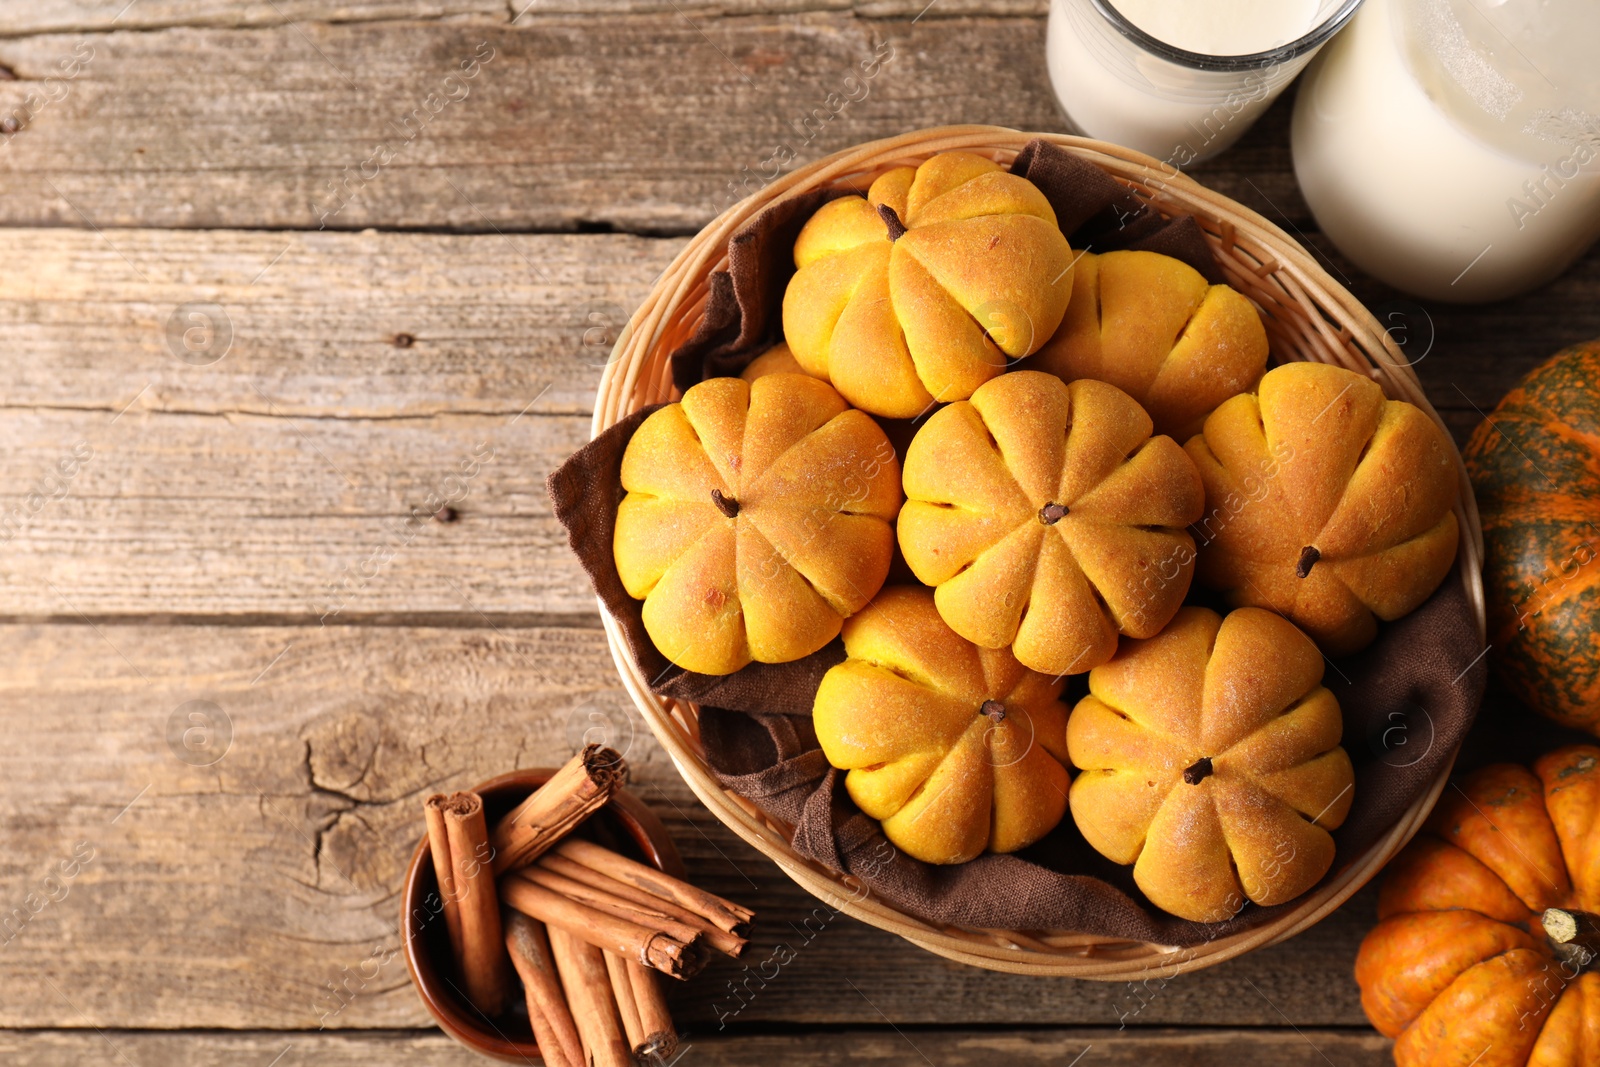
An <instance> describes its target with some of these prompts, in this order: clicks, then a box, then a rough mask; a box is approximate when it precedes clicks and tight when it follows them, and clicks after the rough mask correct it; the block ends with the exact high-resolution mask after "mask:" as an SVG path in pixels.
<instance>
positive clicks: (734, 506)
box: [711, 489, 739, 519]
mask: <svg viewBox="0 0 1600 1067" xmlns="http://www.w3.org/2000/svg"><path fill="white" fill-rule="evenodd" d="M711 502H712V503H713V504H715V505H716V506H717V510H718V511H720V512H722V513H723V514H724V515H726V516H728V518H730V519H731V518H733V517H734V516H735V515H738V514H739V502H738V501H737V500H735V499H733V498H732V497H729V496H723V495H722V490H721V489H713V490H711Z"/></svg>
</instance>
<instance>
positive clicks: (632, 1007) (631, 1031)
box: [604, 952, 644, 1049]
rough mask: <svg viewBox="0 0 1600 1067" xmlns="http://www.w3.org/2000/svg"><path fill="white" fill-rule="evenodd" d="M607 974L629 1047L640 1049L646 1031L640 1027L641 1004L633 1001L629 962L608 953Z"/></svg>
mask: <svg viewBox="0 0 1600 1067" xmlns="http://www.w3.org/2000/svg"><path fill="white" fill-rule="evenodd" d="M604 955H605V958H606V974H607V975H608V976H610V978H611V995H612V997H613V998H614V999H615V1000H616V1002H617V1014H618V1015H620V1016H621V1017H622V1033H623V1035H624V1036H626V1037H627V1039H628V1047H629V1048H631V1049H633V1048H638V1047H639V1044H640V1042H642V1041H643V1040H644V1030H643V1028H642V1027H641V1026H640V1025H639V1004H638V1002H637V1001H635V1000H634V999H633V979H631V978H629V977H628V961H627V960H625V959H623V958H622V957H621V956H618V955H615V954H613V953H610V952H607V953H605V954H604Z"/></svg>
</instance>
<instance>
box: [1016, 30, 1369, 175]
mask: <svg viewBox="0 0 1600 1067" xmlns="http://www.w3.org/2000/svg"><path fill="white" fill-rule="evenodd" d="M1361 2H1362V0H1052V3H1051V5H1050V24H1049V30H1048V33H1047V41H1046V45H1045V54H1046V57H1047V58H1048V61H1049V66H1050V81H1051V83H1052V84H1053V85H1054V87H1055V91H1056V97H1057V98H1058V99H1059V100H1060V102H1061V107H1062V109H1063V110H1064V111H1065V112H1066V115H1067V119H1068V121H1069V122H1070V123H1071V124H1072V125H1073V126H1074V127H1075V128H1077V129H1078V130H1079V131H1081V132H1083V133H1085V134H1087V135H1088V136H1090V137H1097V138H1099V139H1101V140H1105V141H1114V142H1116V143H1117V144H1122V145H1126V146H1128V147H1129V148H1134V149H1137V150H1139V151H1140V152H1143V153H1145V154H1146V155H1150V156H1154V157H1155V158H1156V159H1158V160H1161V161H1163V162H1165V163H1167V164H1169V165H1171V166H1174V167H1183V166H1187V165H1188V164H1190V163H1193V162H1196V161H1198V160H1202V159H1207V158H1209V157H1211V156H1214V155H1216V154H1217V153H1218V152H1220V151H1222V150H1223V149H1224V148H1227V147H1228V146H1229V145H1231V144H1233V142H1235V141H1237V140H1238V139H1239V137H1240V136H1241V135H1242V134H1243V133H1244V132H1245V130H1247V129H1249V128H1250V125H1251V123H1253V122H1255V120H1256V117H1257V116H1259V115H1260V114H1261V112H1263V111H1265V110H1266V108H1267V105H1268V104H1270V103H1272V101H1273V100H1274V99H1275V98H1276V97H1277V95H1278V93H1279V92H1280V91H1282V89H1283V87H1284V86H1285V85H1287V84H1288V83H1289V81H1290V79H1292V78H1293V77H1294V76H1295V75H1296V74H1298V73H1299V72H1300V70H1301V68H1303V67H1304V66H1305V65H1306V64H1307V63H1308V62H1310V60H1311V57H1312V56H1313V55H1315V54H1316V51H1317V49H1318V48H1320V47H1321V46H1322V45H1323V43H1324V42H1326V41H1327V40H1328V39H1329V38H1330V37H1332V36H1333V35H1334V34H1335V33H1337V32H1338V31H1339V29H1340V28H1341V27H1343V26H1344V24H1345V23H1346V22H1347V21H1349V19H1350V16H1351V15H1353V14H1354V13H1355V10H1356V8H1357V7H1358V6H1359V5H1360V4H1361Z"/></svg>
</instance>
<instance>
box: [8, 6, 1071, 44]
mask: <svg viewBox="0 0 1600 1067" xmlns="http://www.w3.org/2000/svg"><path fill="white" fill-rule="evenodd" d="M1048 10H1049V3H1048V0H934V2H933V3H931V4H930V3H929V2H928V0H681V2H679V0H136V2H135V3H128V0H40V2H39V3H33V4H26V5H23V4H14V5H8V6H7V7H5V8H0V36H7V37H11V36H23V35H26V34H33V33H47V32H53V33H60V32H70V31H95V30H111V29H135V28H137V29H159V28H164V27H171V26H227V27H249V26H275V25H280V24H283V23H289V22H309V21H321V22H368V21H378V20H382V19H424V18H439V17H443V16H461V15H477V16H480V17H482V18H484V19H488V20H497V21H514V22H519V23H520V22H524V21H529V22H531V21H533V20H536V19H540V18H546V17H548V16H551V15H599V16H602V17H604V16H616V15H627V14H639V13H656V14H659V13H670V14H676V13H678V12H682V13H683V14H685V15H692V16H693V17H695V18H697V19H709V18H722V17H727V16H737V15H761V14H768V15H770V14H775V13H779V12H803V11H841V12H852V13H855V14H858V15H864V16H872V17H877V18H883V17H891V16H898V17H908V18H915V17H916V16H918V15H922V16H923V17H925V18H930V19H940V18H949V17H950V16H953V15H1030V16H1042V15H1044V14H1045V13H1046V12H1047V11H1048Z"/></svg>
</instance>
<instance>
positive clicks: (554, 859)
mask: <svg viewBox="0 0 1600 1067" xmlns="http://www.w3.org/2000/svg"><path fill="white" fill-rule="evenodd" d="M539 868H544V869H545V870H548V871H553V872H555V873H556V874H559V875H561V876H563V877H565V878H570V879H571V880H572V881H574V882H581V883H583V884H584V885H586V886H589V887H590V888H592V889H596V890H598V891H600V892H602V893H606V894H609V895H610V896H613V897H619V898H621V899H622V900H626V901H628V902H630V903H633V904H637V905H639V906H640V907H643V908H645V909H646V910H649V911H658V912H661V913H663V914H665V915H669V916H671V917H672V918H674V919H677V920H678V921H679V922H681V923H688V924H689V925H690V926H692V927H694V928H695V929H697V930H699V931H700V933H701V935H702V936H703V937H705V939H706V944H707V945H709V946H710V947H711V948H712V949H714V950H715V951H717V952H720V953H722V954H723V955H725V956H732V957H733V958H734V959H738V958H739V956H740V955H742V954H743V953H744V950H745V948H746V947H748V946H749V944H750V942H748V941H746V940H745V939H744V938H742V937H740V936H739V935H738V934H730V933H729V932H728V931H726V930H724V929H722V927H720V926H718V925H716V924H715V923H713V922H712V921H711V920H709V919H707V918H706V917H705V916H703V915H696V914H695V913H694V912H692V911H690V910H689V909H688V908H685V907H684V906H683V905H681V904H679V903H677V902H676V901H672V900H668V899H667V898H666V897H659V896H656V895H655V894H654V893H650V892H647V891H646V890H643V889H640V888H639V887H638V886H633V885H629V884H628V883H626V882H619V881H617V880H616V879H615V878H612V877H611V876H610V875H608V874H603V873H602V872H600V871H597V870H595V869H593V868H592V867H585V866H584V865H583V864H581V863H574V862H573V861H572V860H569V859H568V858H567V857H565V856H563V855H561V854H559V853H556V852H547V853H545V854H544V855H543V856H541V857H539V860H538V862H537V863H535V864H533V866H531V867H526V868H524V869H523V871H522V872H521V873H522V874H524V875H526V874H527V872H528V871H533V870H538V869H539Z"/></svg>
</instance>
